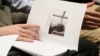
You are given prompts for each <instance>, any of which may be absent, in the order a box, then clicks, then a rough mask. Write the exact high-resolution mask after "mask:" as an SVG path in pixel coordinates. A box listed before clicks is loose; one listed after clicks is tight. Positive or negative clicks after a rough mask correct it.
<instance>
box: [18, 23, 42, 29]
mask: <svg viewBox="0 0 100 56" xmlns="http://www.w3.org/2000/svg"><path fill="white" fill-rule="evenodd" d="M18 26H20V27H22V28H25V29H26V28H40V26H39V25H36V24H18Z"/></svg>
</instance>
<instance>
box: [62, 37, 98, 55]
mask: <svg viewBox="0 0 100 56" xmlns="http://www.w3.org/2000/svg"><path fill="white" fill-rule="evenodd" d="M78 50H79V51H78V52H75V51H73V50H72V51H70V52H66V53H64V55H63V56H99V54H98V53H99V50H98V48H97V45H96V44H93V42H91V41H88V40H86V39H83V38H82V39H80V40H79V47H78Z"/></svg>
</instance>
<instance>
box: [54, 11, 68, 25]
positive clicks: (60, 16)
mask: <svg viewBox="0 0 100 56" xmlns="http://www.w3.org/2000/svg"><path fill="white" fill-rule="evenodd" d="M65 14H66V11H64V12H63V15H56V14H53V16H55V17H59V18H61V21H60V23H61V24H62V20H63V19H68V17H65Z"/></svg>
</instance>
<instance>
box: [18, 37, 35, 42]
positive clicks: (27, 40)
mask: <svg viewBox="0 0 100 56" xmlns="http://www.w3.org/2000/svg"><path fill="white" fill-rule="evenodd" d="M17 41H25V42H33V41H34V40H32V39H29V38H25V37H18V38H17Z"/></svg>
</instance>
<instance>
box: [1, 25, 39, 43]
mask: <svg viewBox="0 0 100 56" xmlns="http://www.w3.org/2000/svg"><path fill="white" fill-rule="evenodd" d="M29 28H30V29H31V28H35V29H37V31H38V30H39V28H40V26H39V25H33V24H17V25H11V26H4V27H1V28H0V36H3V35H9V34H19V36H18V38H17V40H18V41H25V42H33V41H34V40H35V39H37V38H38V37H39V33H38V32H36V31H32V30H29Z"/></svg>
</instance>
